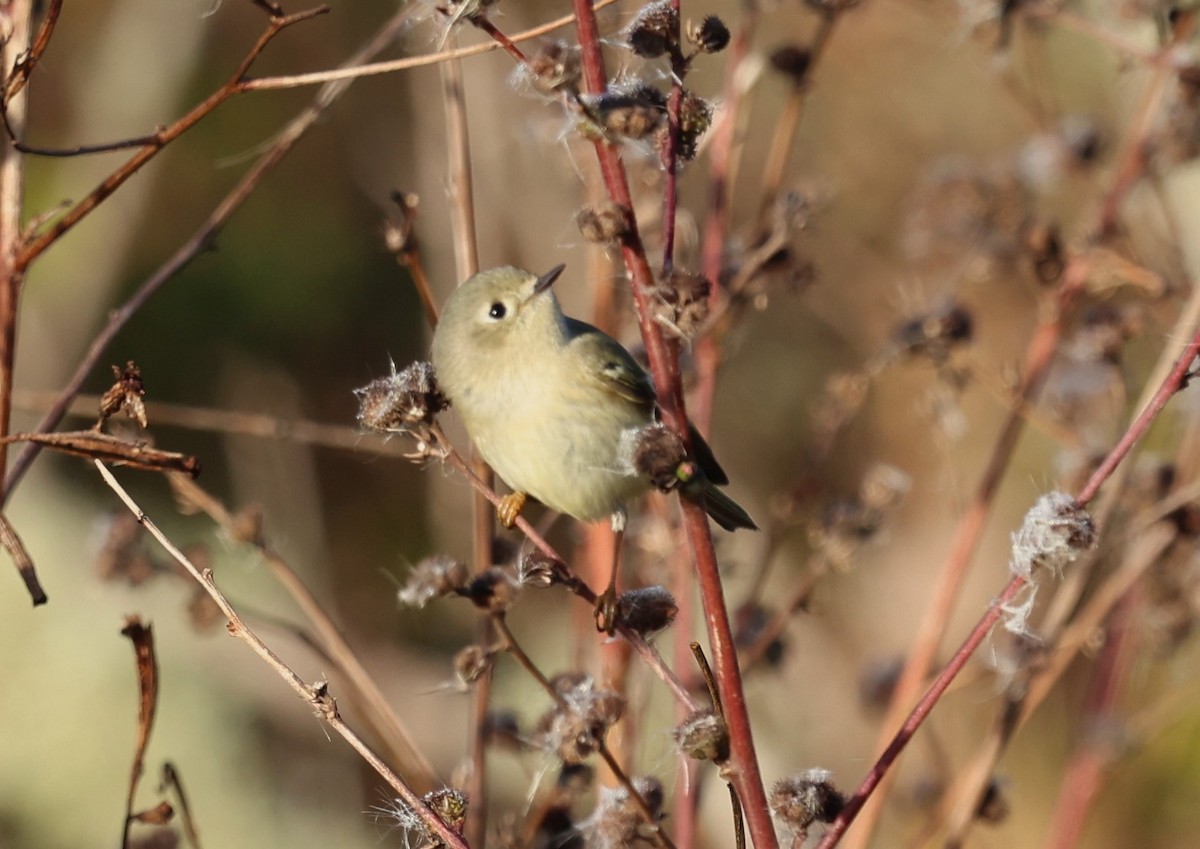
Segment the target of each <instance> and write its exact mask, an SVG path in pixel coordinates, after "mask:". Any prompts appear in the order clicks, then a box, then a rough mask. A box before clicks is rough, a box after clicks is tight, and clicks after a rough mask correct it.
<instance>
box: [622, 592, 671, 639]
mask: <svg viewBox="0 0 1200 849" xmlns="http://www.w3.org/2000/svg"><path fill="white" fill-rule="evenodd" d="M678 612H679V605H677V604H676V603H675V597H674V596H672V595H671V594H670V593H669V592H667V588H666V587H663V586H658V585H655V586H652V587H642V588H640V589H635V590H625V591H624V592H623V593H621V594H620V595H619V596H617V619H616V624H617V626H618V627H623V628H628V629H629V630H631V631H634V632H636V633H638V634H641V635H642V636H643V637H644V636H647V635H649V634H653V633H656V632H658V631H661V630H662V629H663V628H666V627H667V626H668V625H670V624H671V623H672V622H674V621H675V614H676V613H678Z"/></svg>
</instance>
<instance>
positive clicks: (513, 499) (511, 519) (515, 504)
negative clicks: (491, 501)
mask: <svg viewBox="0 0 1200 849" xmlns="http://www.w3.org/2000/svg"><path fill="white" fill-rule="evenodd" d="M528 498H529V496H527V495H526V494H525V493H523V492H510V493H509V494H508V495H506V496H504V497H503V498H501V499H500V503H499V504H498V505H496V516H497V517H498V518H499V519H500V524H502V525H504V527H506V528H511V527H512V526H513V525H515V524H516V523H517V517H518V516H520V515H521V508H523V507H524V506H525V502H526V501H527V500H528Z"/></svg>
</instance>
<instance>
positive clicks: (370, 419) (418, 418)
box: [354, 362, 450, 433]
mask: <svg viewBox="0 0 1200 849" xmlns="http://www.w3.org/2000/svg"><path fill="white" fill-rule="evenodd" d="M354 394H355V395H357V396H358V423H359V424H361V425H362V426H363V427H365V428H367V429H368V430H374V431H379V432H381V433H403V432H408V431H411V430H412V429H413V428H414V427H417V426H418V425H428V424H431V423H432V422H433V418H434V416H436V415H437V414H438V413H440V412H441V411H442V410H444V409H446V408H447V407H448V406H450V403H449V402H448V401H447V400H446V398H445V396H444V395H442V393H441V390H439V389H438V385H437V378H436V376H435V374H434V371H433V365H432V364H431V363H426V362H415V363H413V364H412V365H410V366H408V367H407V368H405V369H404V371H401V372H397V371H396V366H395V363H393V364H392V373H391V374H390V375H388V376H387V377H380V378H377V379H375V380H372V381H371V382H370V383H368V384H367V385H366V386H363V387H362V388H360V389H355V390H354Z"/></svg>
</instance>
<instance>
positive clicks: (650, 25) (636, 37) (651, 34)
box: [625, 0, 679, 59]
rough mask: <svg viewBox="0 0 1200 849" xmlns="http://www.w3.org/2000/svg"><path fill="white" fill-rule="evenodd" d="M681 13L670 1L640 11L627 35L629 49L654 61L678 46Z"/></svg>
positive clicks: (659, 0) (647, 6)
mask: <svg viewBox="0 0 1200 849" xmlns="http://www.w3.org/2000/svg"><path fill="white" fill-rule="evenodd" d="M678 37H679V13H678V11H676V10H675V9H674V8H673V7H672V6H671V2H670V0H656V2H653V3H647V4H646V5H645V6H643V7H642V8H641V9H639V10H638V13H637V15H636V16H635V17H634V19H633V22H632V23H631V24H630V25H629V29H628V31H627V33H626V35H625V40H626V41H627V42H628V44H629V49H630V50H632V51H633V52H634V53H636V54H637V55H639V56H643V57H645V58H647V59H653V58H655V57H658V56H662V55H663V54H664V53H666V52H667V51H668V50H671V49H672V48H674V47H676V46H677V45H678V40H677V39H678Z"/></svg>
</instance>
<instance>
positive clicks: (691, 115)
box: [654, 89, 713, 165]
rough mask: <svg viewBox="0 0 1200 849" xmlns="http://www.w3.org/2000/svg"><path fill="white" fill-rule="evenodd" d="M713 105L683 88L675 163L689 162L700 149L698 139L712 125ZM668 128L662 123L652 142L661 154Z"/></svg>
mask: <svg viewBox="0 0 1200 849" xmlns="http://www.w3.org/2000/svg"><path fill="white" fill-rule="evenodd" d="M712 117H713V107H712V104H711V103H709V102H708V101H707V100H705V99H704V98H702V97H700V96H699V95H696V94H692V92H690V91H688V90H687V89H684V92H683V99H682V100H681V101H680V103H679V144H678V145H677V146H676V148H675V156H676V164H677V165H682V164H684V163H687V162H691V161H692V160H693V159H695V158H696V154H697V153H699V151H700V139H701V138H703V136H704V134H705V133H707V132H708V130H709V128H710V127H711V126H712ZM669 132H670V128H669V127H668V126H667V125H666V124H664V125H663V126H662V127H660V128H659V129H658V132H657V133H656V134H655V137H654V143H655V146H656V147H657V148H658V152H659V155H660V156H661V155H662V152H663V150H664V149H665V147H666V142H667V133H669Z"/></svg>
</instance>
